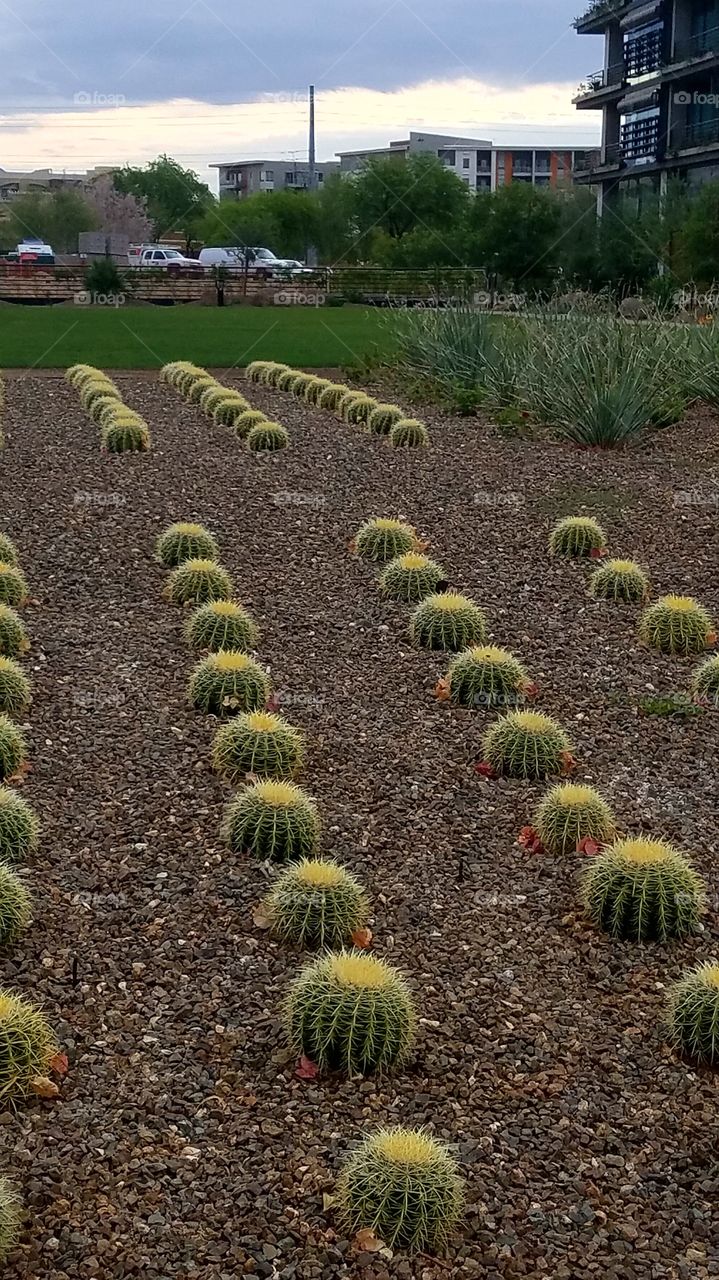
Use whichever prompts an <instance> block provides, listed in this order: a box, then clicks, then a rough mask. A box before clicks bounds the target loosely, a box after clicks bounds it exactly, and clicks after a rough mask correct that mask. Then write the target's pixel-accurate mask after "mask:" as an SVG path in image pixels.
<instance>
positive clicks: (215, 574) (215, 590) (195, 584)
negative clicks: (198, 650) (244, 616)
mask: <svg viewBox="0 0 719 1280" xmlns="http://www.w3.org/2000/svg"><path fill="white" fill-rule="evenodd" d="M233 590H234V588H233V584H232V578H231V577H230V575H229V573H228V572H227V570H226V569H223V567H222V565H221V564H218V563H217V561H216V560H206V559H204V558H202V557H197V558H194V559H192V560H184V561H183V562H182V564H178V566H177V568H176V569H173V570H172V573H171V574H170V581H169V583H168V588H167V591H168V595H169V598H170V600H171V601H172V603H173V604H204V603H205V602H206V601H208V600H230V599H232V593H233Z"/></svg>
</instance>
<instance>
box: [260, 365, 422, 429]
mask: <svg viewBox="0 0 719 1280" xmlns="http://www.w3.org/2000/svg"><path fill="white" fill-rule="evenodd" d="M245 375H246V377H247V379H248V381H250V382H255V383H258V384H261V385H263V386H267V387H276V388H277V389H278V390H279V391H290V392H291V393H292V394H293V395H294V396H296V397H297V398H298V399H299V400H304V401H305V403H306V404H311V405H316V406H317V407H318V408H320V409H328V410H330V411H331V412H333V413H335V414H336V415H337V417H338V418H339V419H340V420H341V421H343V422H347V423H350V424H354V425H359V426H363V427H366V428H367V430H368V431H370V432H371V433H372V434H373V435H377V436H383V437H385V438H386V439H388V440H389V443H390V444H391V445H392V447H393V448H394V449H417V448H423V447H425V446H426V445H428V444H429V432H428V431H427V428H426V426H425V425H424V423H423V422H418V421H417V420H416V419H415V418H408V417H407V415H406V414H405V412H404V410H403V409H401V408H400V407H399V405H395V404H382V403H380V402H379V401H378V400H375V399H373V398H372V396H368V395H366V394H365V393H364V392H362V391H358V390H357V389H356V388H352V387H348V386H346V385H345V384H344V383H340V382H332V381H331V380H330V379H329V378H319V377H317V376H316V375H315V374H313V373H303V372H302V371H301V370H300V369H293V368H291V367H290V365H286V364H279V363H278V362H276V361H274V360H254V361H253V362H252V363H251V364H249V365H248V366H247V369H246V370H245Z"/></svg>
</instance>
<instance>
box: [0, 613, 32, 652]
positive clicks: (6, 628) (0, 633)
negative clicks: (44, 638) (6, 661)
mask: <svg viewBox="0 0 719 1280" xmlns="http://www.w3.org/2000/svg"><path fill="white" fill-rule="evenodd" d="M29 648H30V642H29V640H28V638H27V634H26V632H25V627H24V626H23V623H22V619H21V618H20V616H19V614H17V613H16V612H15V610H14V609H11V608H10V606H9V605H7V604H0V654H2V656H3V657H5V658H19V657H21V655H22V654H23V653H27V651H28V649H29Z"/></svg>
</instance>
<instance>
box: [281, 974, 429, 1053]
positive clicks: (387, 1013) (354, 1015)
mask: <svg viewBox="0 0 719 1280" xmlns="http://www.w3.org/2000/svg"><path fill="white" fill-rule="evenodd" d="M415 1024H416V1016H415V1011H414V1006H413V1003H412V998H411V996H410V994H409V991H408V989H407V986H406V984H405V982H404V980H403V978H402V977H401V975H400V974H399V973H398V972H397V970H396V969H393V968H392V967H391V966H390V965H388V964H387V963H386V962H385V961H384V960H380V959H379V958H378V957H377V956H372V955H368V954H367V952H365V951H341V952H339V953H337V954H332V953H330V954H328V955H324V956H320V957H319V958H318V959H317V960H314V961H312V962H311V963H310V964H308V965H306V966H305V968H304V969H303V970H302V972H301V973H300V974H299V977H297V978H296V979H295V981H294V982H293V984H292V986H291V988H290V991H289V995H288V997H287V1001H286V1004H285V1026H286V1034H287V1041H288V1044H289V1046H290V1048H291V1049H292V1051H293V1052H294V1053H295V1054H297V1055H298V1056H299V1055H301V1054H304V1056H305V1057H306V1058H309V1059H310V1060H311V1061H312V1062H315V1063H317V1066H318V1067H319V1068H320V1069H321V1070H324V1071H344V1072H345V1073H346V1074H347V1075H348V1076H354V1075H357V1074H360V1075H368V1074H369V1073H370V1072H372V1071H383V1070H387V1069H388V1068H390V1067H393V1066H396V1065H398V1064H399V1063H401V1062H402V1061H403V1059H405V1058H406V1057H407V1055H408V1053H409V1051H410V1049H411V1047H412V1044H413V1041H414V1034H415Z"/></svg>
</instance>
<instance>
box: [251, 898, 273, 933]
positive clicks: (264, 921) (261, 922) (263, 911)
mask: <svg viewBox="0 0 719 1280" xmlns="http://www.w3.org/2000/svg"><path fill="white" fill-rule="evenodd" d="M252 923H253V925H254V926H255V928H256V929H269V928H271V926H272V920H271V919H270V917H269V915H268V914H267V908H266V907H265V904H264V902H260V903H259V904H258V906H256V907H255V909H254V911H253V912H252Z"/></svg>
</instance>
